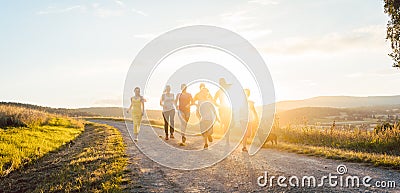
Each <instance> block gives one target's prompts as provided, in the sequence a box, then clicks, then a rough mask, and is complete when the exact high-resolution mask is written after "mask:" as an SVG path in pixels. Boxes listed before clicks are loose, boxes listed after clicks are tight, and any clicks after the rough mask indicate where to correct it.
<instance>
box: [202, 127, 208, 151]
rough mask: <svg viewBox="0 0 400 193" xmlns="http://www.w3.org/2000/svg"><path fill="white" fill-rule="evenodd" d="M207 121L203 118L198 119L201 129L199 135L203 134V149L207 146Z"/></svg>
mask: <svg viewBox="0 0 400 193" xmlns="http://www.w3.org/2000/svg"><path fill="white" fill-rule="evenodd" d="M207 125H208V124H207V121H204V120H200V131H201V135H202V136H203V140H204V149H207V148H208V136H207V128H206V127H208V126H207Z"/></svg>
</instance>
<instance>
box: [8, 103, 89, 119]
mask: <svg viewBox="0 0 400 193" xmlns="http://www.w3.org/2000/svg"><path fill="white" fill-rule="evenodd" d="M0 105H7V106H13V107H22V108H27V109H34V110H38V111H44V112H47V113H52V114H59V115H66V116H70V117H82V116H96V114H94V113H90V111H80V110H78V109H66V108H51V107H43V106H38V105H32V104H24V103H15V102H0Z"/></svg>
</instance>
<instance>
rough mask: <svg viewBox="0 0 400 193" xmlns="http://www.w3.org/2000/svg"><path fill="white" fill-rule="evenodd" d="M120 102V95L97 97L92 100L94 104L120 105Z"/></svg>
mask: <svg viewBox="0 0 400 193" xmlns="http://www.w3.org/2000/svg"><path fill="white" fill-rule="evenodd" d="M121 104H122V97H119V98H112V99H111V98H107V99H99V100H96V101H94V102H93V105H95V106H120V105H121Z"/></svg>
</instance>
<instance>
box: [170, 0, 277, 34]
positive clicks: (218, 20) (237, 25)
mask: <svg viewBox="0 0 400 193" xmlns="http://www.w3.org/2000/svg"><path fill="white" fill-rule="evenodd" d="M256 9H258V8H257V7H254V6H248V5H247V6H246V5H243V6H239V7H237V8H236V9H233V10H230V11H227V12H224V13H221V14H219V15H217V16H216V17H215V16H209V17H208V16H206V17H202V18H195V19H181V20H178V21H177V22H178V23H180V25H181V26H188V25H198V24H201V25H204V24H207V25H215V26H220V27H224V28H226V29H230V30H233V31H235V32H237V33H238V34H239V35H242V36H243V37H244V38H246V39H248V40H255V39H259V38H263V37H265V36H266V35H269V34H270V33H272V30H271V29H268V28H265V27H264V26H262V25H261V24H260V18H259V16H257V15H256Z"/></svg>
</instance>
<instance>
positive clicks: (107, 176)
mask: <svg viewBox="0 0 400 193" xmlns="http://www.w3.org/2000/svg"><path fill="white" fill-rule="evenodd" d="M125 148H126V147H125V144H124V143H123V139H122V136H121V134H120V133H119V131H118V130H117V129H116V128H114V127H111V126H107V125H102V124H96V123H87V124H86V125H85V129H84V132H82V133H81V134H80V135H79V136H78V137H76V138H75V139H74V140H73V141H72V142H71V143H70V144H69V145H67V146H63V147H62V148H60V149H59V150H58V151H54V152H50V153H48V154H46V155H45V156H43V157H42V158H40V159H38V160H36V161H35V162H34V163H32V164H29V165H27V166H26V167H24V168H23V170H17V171H14V172H12V173H10V174H9V175H8V176H6V177H4V178H2V179H1V180H0V192H15V191H17V192H122V191H123V190H124V185H127V184H129V183H130V181H129V180H128V179H127V177H126V175H125V174H126V172H127V170H126V167H127V164H128V158H127V156H126V154H125Z"/></svg>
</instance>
